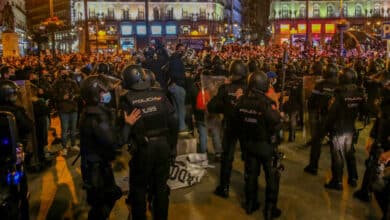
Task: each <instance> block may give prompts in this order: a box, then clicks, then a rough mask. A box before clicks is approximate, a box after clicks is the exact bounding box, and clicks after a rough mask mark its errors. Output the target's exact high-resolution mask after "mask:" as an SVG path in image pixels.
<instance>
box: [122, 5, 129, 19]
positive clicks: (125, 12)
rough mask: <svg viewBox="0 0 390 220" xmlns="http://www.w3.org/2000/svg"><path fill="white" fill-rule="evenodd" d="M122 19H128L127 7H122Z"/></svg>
mask: <svg viewBox="0 0 390 220" xmlns="http://www.w3.org/2000/svg"><path fill="white" fill-rule="evenodd" d="M122 13H123V14H122V19H123V20H130V13H129V9H128V8H126V9H123V11H122Z"/></svg>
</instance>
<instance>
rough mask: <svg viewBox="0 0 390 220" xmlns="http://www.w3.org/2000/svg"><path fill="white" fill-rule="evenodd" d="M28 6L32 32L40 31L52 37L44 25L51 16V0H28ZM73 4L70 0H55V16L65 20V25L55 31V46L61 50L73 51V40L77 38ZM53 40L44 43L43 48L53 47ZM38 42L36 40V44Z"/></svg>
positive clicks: (28, 21) (41, 33) (29, 24)
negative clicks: (72, 12)
mask: <svg viewBox="0 0 390 220" xmlns="http://www.w3.org/2000/svg"><path fill="white" fill-rule="evenodd" d="M26 6H27V15H28V18H29V19H28V20H27V25H28V28H29V30H30V33H38V34H39V35H42V36H47V37H48V38H50V33H49V30H47V29H45V27H44V26H42V22H43V21H45V20H46V19H48V18H49V17H50V4H49V0H26ZM70 12H71V5H70V0H53V16H55V17H58V18H59V19H60V20H61V21H63V23H64V25H63V26H62V27H61V28H58V29H57V30H56V31H55V35H54V36H55V41H54V43H55V48H56V49H57V50H59V51H61V52H71V51H72V45H73V42H74V41H75V40H76V33H75V32H73V31H72V30H73V27H72V25H71V16H70V15H71V13H70ZM52 43H53V41H52V40H49V41H48V42H46V43H44V44H43V45H42V49H45V48H46V49H49V48H51V47H52V45H51V44H52ZM36 44H37V42H35V46H37V45H36Z"/></svg>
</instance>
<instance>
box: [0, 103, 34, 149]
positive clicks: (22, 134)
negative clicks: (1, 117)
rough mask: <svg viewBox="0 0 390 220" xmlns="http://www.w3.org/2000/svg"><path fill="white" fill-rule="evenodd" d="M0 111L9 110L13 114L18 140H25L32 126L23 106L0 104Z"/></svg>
mask: <svg viewBox="0 0 390 220" xmlns="http://www.w3.org/2000/svg"><path fill="white" fill-rule="evenodd" d="M0 111H7V112H11V113H12V114H13V115H14V116H15V120H16V127H17V129H18V137H19V141H21V140H25V139H26V138H27V135H28V134H30V133H31V131H32V129H33V126H34V124H33V121H32V120H31V118H30V117H29V116H28V115H27V113H26V110H25V109H24V108H23V107H20V106H16V105H12V104H9V105H2V106H0Z"/></svg>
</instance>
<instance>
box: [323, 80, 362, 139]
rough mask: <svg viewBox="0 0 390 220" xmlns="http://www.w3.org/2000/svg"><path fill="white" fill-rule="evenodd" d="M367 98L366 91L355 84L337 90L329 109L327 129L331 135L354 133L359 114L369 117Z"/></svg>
mask: <svg viewBox="0 0 390 220" xmlns="http://www.w3.org/2000/svg"><path fill="white" fill-rule="evenodd" d="M367 112H368V107H367V98H366V95H365V93H364V90H363V89H361V88H359V87H357V86H356V85H354V84H348V85H344V86H341V87H339V88H337V89H336V90H335V95H334V101H333V104H332V105H331V106H330V108H329V112H328V115H327V118H326V122H325V123H326V124H325V128H326V129H327V132H329V133H330V134H331V135H340V134H344V133H353V132H354V131H355V121H356V118H357V116H358V114H359V113H360V114H362V115H367Z"/></svg>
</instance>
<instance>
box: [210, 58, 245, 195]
mask: <svg viewBox="0 0 390 220" xmlns="http://www.w3.org/2000/svg"><path fill="white" fill-rule="evenodd" d="M235 66H236V67H235ZM235 68H237V69H235ZM230 73H231V74H232V78H233V81H232V83H230V84H224V85H222V86H221V87H219V89H218V93H217V95H216V96H214V97H213V98H212V99H211V100H210V102H209V103H208V106H207V108H208V111H209V112H211V113H223V116H224V117H223V121H222V124H223V127H224V130H223V140H222V149H223V152H222V158H221V169H220V182H219V186H218V187H217V188H216V190H215V194H216V195H218V196H222V197H225V198H226V197H228V196H229V184H230V175H231V172H232V163H233V160H234V152H235V149H236V144H237V141H238V140H239V136H238V134H237V132H235V130H234V129H235V128H234V125H233V124H232V122H233V119H234V116H233V114H232V113H233V109H234V107H235V105H236V103H237V98H236V92H237V91H238V90H240V89H241V90H243V92H245V90H246V84H245V76H246V74H247V69H246V66H245V64H244V63H243V62H242V61H233V63H232V64H231V66H230ZM243 146H244V144H243V143H242V139H241V140H240V147H241V153H242V156H243V158H244V157H245V150H244V149H243Z"/></svg>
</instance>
